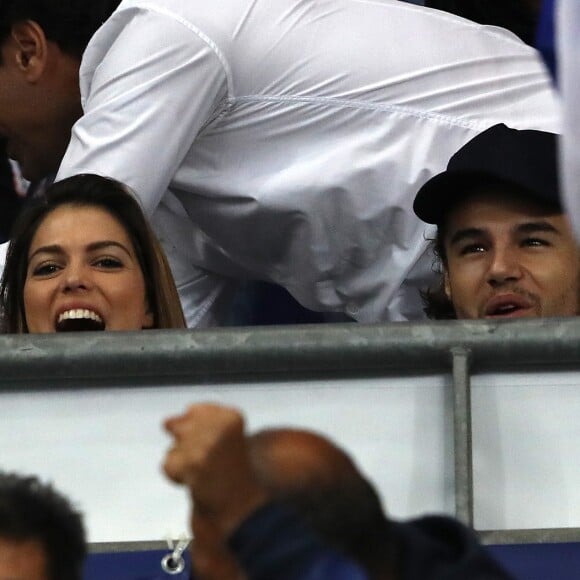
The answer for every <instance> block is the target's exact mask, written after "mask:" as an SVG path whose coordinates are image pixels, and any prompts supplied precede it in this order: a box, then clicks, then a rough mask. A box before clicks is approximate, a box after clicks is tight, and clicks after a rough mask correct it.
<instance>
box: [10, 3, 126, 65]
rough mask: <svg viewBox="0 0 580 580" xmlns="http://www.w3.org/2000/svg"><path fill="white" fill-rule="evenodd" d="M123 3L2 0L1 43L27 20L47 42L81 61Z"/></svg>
mask: <svg viewBox="0 0 580 580" xmlns="http://www.w3.org/2000/svg"><path fill="white" fill-rule="evenodd" d="M120 1H121V0H1V1H0V42H1V43H4V41H5V40H6V38H7V37H8V36H9V35H10V31H11V29H12V26H13V25H14V24H15V23H17V22H22V21H24V20H33V21H34V22H36V23H37V24H39V25H40V26H41V27H42V29H43V31H44V34H45V36H46V38H47V39H48V40H51V41H53V42H55V43H56V44H58V46H59V47H60V48H61V50H63V51H64V52H66V53H67V54H70V55H72V56H74V57H76V58H78V59H79V60H80V59H81V57H82V55H83V52H84V51H85V48H86V47H87V44H88V43H89V40H90V39H91V37H92V36H93V34H95V32H96V31H97V29H98V28H99V27H100V26H101V24H103V22H105V20H107V18H109V16H111V14H112V13H113V12H114V10H115V9H116V8H117V6H118V5H119V3H120Z"/></svg>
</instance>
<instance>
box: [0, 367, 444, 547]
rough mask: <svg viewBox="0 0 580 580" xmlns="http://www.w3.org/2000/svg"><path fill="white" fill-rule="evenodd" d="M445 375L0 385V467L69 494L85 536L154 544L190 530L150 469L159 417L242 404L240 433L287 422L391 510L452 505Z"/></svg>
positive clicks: (183, 512)
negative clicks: (22, 388) (354, 471)
mask: <svg viewBox="0 0 580 580" xmlns="http://www.w3.org/2000/svg"><path fill="white" fill-rule="evenodd" d="M443 384H444V378H443V377H432V378H425V377H423V378H417V379H414V378H407V379H396V380H392V379H390V380H385V379H356V380H343V379H340V380H332V381H328V380H325V381H304V382H296V381H293V382H289V383H283V382H276V383H273V384H265V383H253V384H252V383H247V382H244V383H241V384H227V385H211V386H209V387H204V386H199V385H197V386H195V387H186V386H179V387H170V386H164V387H161V388H155V387H151V388H131V389H127V388H124V389H123V388H111V389H99V390H96V389H91V390H80V391H72V390H66V391H58V390H52V391H44V392H27V393H2V394H0V406H1V409H2V421H1V422H0V458H1V459H0V466H1V467H2V468H3V469H10V470H17V471H21V472H29V473H37V474H40V475H41V476H42V477H43V478H48V479H49V480H51V481H53V482H54V483H55V484H56V485H57V486H58V488H59V489H61V490H62V491H63V492H65V493H67V494H69V495H70V497H71V498H74V499H75V500H76V501H77V503H78V505H79V507H80V508H81V509H82V510H83V511H84V512H85V514H86V521H87V524H88V529H89V539H90V541H91V542H127V541H160V540H162V539H163V538H164V536H165V535H166V534H167V533H168V532H170V533H171V534H172V535H173V537H177V536H178V535H179V534H180V533H181V532H183V531H185V530H187V523H186V522H187V512H188V504H187V501H186V496H185V494H184V492H183V491H182V490H180V489H178V488H175V487H174V486H172V485H170V484H169V483H168V482H167V481H166V480H165V479H164V478H163V477H162V475H161V473H160V470H159V466H160V462H161V459H162V457H163V454H164V451H165V449H166V448H167V446H168V444H169V439H168V437H167V436H166V435H165V434H164V433H163V432H162V429H161V422H162V420H163V419H164V418H165V417H167V416H169V415H171V414H175V413H178V412H181V411H182V410H183V409H185V407H186V406H187V405H188V404H190V403H193V402H200V401H214V402H222V403H226V404H229V405H234V406H236V407H239V408H241V409H243V410H244V412H245V414H246V416H247V419H248V426H249V429H250V430H252V431H254V430H257V429H260V428H261V427H264V426H280V425H291V426H299V427H305V428H310V429H315V430H317V431H320V432H322V433H324V434H326V435H328V436H330V437H331V438H332V439H333V440H335V441H336V442H338V443H339V444H340V445H341V446H343V447H345V448H346V449H347V450H348V451H349V452H350V453H351V454H352V455H353V456H354V457H355V458H356V460H357V462H358V464H359V465H360V466H361V468H362V469H363V470H364V471H365V473H367V474H368V475H369V476H370V477H371V479H372V480H373V482H374V483H375V484H376V485H377V487H378V489H379V490H380V493H381V495H382V497H383V499H384V501H385V503H386V506H387V507H388V509H389V511H390V512H391V513H393V514H394V515H397V516H407V515H411V514H415V513H421V512H424V511H438V512H441V511H446V512H449V513H450V512H451V511H452V510H453V505H454V497H453V442H452V429H451V427H449V428H448V427H446V425H449V426H450V425H451V423H450V422H449V421H446V419H445V413H444V407H445V399H446V396H445V391H447V392H449V388H448V389H444V387H443Z"/></svg>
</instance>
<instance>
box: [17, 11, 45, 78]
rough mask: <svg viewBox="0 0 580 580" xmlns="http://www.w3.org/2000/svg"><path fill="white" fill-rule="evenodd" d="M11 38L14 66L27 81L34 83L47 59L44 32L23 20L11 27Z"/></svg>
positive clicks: (36, 24) (30, 21)
mask: <svg viewBox="0 0 580 580" xmlns="http://www.w3.org/2000/svg"><path fill="white" fill-rule="evenodd" d="M11 37H12V40H13V42H14V46H15V50H16V52H15V59H16V66H17V67H18V69H19V70H20V71H21V72H22V73H24V74H25V76H26V78H27V80H29V81H30V82H36V81H37V80H38V79H39V78H40V76H41V75H42V73H43V72H44V69H45V67H46V61H47V58H48V42H47V39H46V36H45V35H44V30H43V29H42V27H41V26H40V25H39V24H38V23H36V22H34V21H33V20H23V21H20V22H17V23H15V24H14V25H13V26H12V31H11Z"/></svg>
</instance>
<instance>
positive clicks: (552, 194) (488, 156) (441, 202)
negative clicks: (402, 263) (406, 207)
mask: <svg viewBox="0 0 580 580" xmlns="http://www.w3.org/2000/svg"><path fill="white" fill-rule="evenodd" d="M556 141H557V139H556V135H553V134H550V133H543V132H541V131H530V130H527V131H517V130H515V129H509V128H508V127H506V126H505V125H496V126H495V127H492V128H490V129H488V130H487V131H484V132H483V133H481V134H480V135H478V136H477V137H475V138H474V139H473V140H472V141H470V142H469V143H467V144H466V145H465V146H464V147H462V148H461V149H460V150H459V151H458V152H457V153H456V154H455V155H454V156H453V157H452V158H451V160H450V161H449V164H448V167H447V170H446V171H444V172H443V173H441V174H439V175H437V176H435V177H433V178H432V179H431V180H429V181H428V182H427V183H426V184H425V185H424V186H423V187H422V188H421V190H420V191H419V192H418V194H417V197H416V198H415V203H414V209H415V213H416V214H417V215H418V217H420V218H421V219H422V220H423V221H425V222H427V223H431V224H435V225H437V235H436V238H435V240H434V251H435V254H436V256H437V257H438V259H439V265H438V266H439V269H440V273H441V283H440V286H439V287H438V288H435V289H434V290H431V291H427V292H425V293H424V295H423V298H424V300H425V303H426V309H425V310H426V312H427V314H428V315H429V316H430V317H431V318H437V319H446V318H447V319H448V318H495V319H503V318H512V317H524V316H526V317H529V316H575V315H577V314H578V313H579V300H580V250H579V248H578V245H577V243H576V240H575V238H574V236H573V233H572V229H571V226H570V224H569V222H568V219H567V217H566V216H565V215H564V214H563V213H562V209H561V206H560V202H559V197H558V190H559V188H558V169H557V157H556Z"/></svg>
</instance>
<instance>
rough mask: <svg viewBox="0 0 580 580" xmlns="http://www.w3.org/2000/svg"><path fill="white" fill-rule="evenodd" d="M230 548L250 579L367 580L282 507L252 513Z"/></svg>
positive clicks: (359, 568)
mask: <svg viewBox="0 0 580 580" xmlns="http://www.w3.org/2000/svg"><path fill="white" fill-rule="evenodd" d="M229 545H230V548H231V550H232V551H233V552H234V554H235V555H236V557H237V559H238V561H239V562H240V563H241V565H242V567H243V569H244V571H245V572H246V574H247V576H248V578H249V579H250V580H272V578H275V579H276V580H367V576H366V574H365V572H364V571H363V570H362V568H361V567H360V566H359V565H357V564H356V563H354V562H353V561H351V560H349V559H348V558H346V557H345V556H342V555H340V554H339V553H337V552H335V551H333V550H332V549H330V548H328V547H327V546H325V545H324V543H323V542H322V541H321V540H320V539H319V538H318V536H316V535H315V534H314V533H313V532H312V531H311V530H310V529H309V528H308V527H307V526H306V525H304V524H303V523H302V521H301V520H300V519H299V518H298V517H297V516H296V514H294V512H292V511H291V510H289V509H287V508H286V507H284V506H282V505H280V504H276V503H271V504H268V505H266V506H264V507H263V508H261V509H259V510H258V511H256V512H255V513H254V514H252V515H251V516H250V517H249V518H248V519H247V520H246V521H245V522H244V523H243V524H242V525H241V526H240V527H239V528H238V530H236V532H235V533H234V534H233V536H232V537H231V538H230V541H229Z"/></svg>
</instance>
